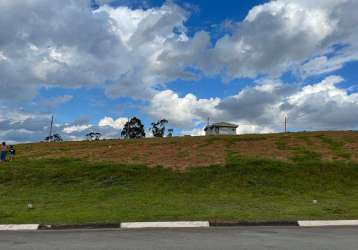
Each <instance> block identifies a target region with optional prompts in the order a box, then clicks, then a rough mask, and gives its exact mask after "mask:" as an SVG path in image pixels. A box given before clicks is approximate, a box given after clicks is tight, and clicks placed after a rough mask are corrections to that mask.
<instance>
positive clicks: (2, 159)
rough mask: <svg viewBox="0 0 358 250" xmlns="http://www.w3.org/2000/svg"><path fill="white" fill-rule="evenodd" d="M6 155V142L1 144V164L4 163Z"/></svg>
mask: <svg viewBox="0 0 358 250" xmlns="http://www.w3.org/2000/svg"><path fill="white" fill-rule="evenodd" d="M6 154H7V146H6V142H3V143H2V144H1V162H5V161H6Z"/></svg>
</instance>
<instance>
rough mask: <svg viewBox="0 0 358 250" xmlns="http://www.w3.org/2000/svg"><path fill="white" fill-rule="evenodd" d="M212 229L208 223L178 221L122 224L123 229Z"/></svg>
mask: <svg viewBox="0 0 358 250" xmlns="http://www.w3.org/2000/svg"><path fill="white" fill-rule="evenodd" d="M203 227H210V224H209V222H208V221H176V222H130V223H121V228H127V229H134V228H137V229H138V228H203Z"/></svg>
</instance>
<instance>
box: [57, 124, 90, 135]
mask: <svg viewBox="0 0 358 250" xmlns="http://www.w3.org/2000/svg"><path fill="white" fill-rule="evenodd" d="M91 127H92V125H72V126H68V127H64V128H63V131H64V132H65V133H66V134H72V133H74V132H82V131H85V130H87V129H89V128H91Z"/></svg>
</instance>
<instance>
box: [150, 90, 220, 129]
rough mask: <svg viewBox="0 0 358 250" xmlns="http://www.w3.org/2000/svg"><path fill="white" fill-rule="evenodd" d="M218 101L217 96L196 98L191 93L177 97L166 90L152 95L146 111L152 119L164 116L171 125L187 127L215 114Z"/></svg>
mask: <svg viewBox="0 0 358 250" xmlns="http://www.w3.org/2000/svg"><path fill="white" fill-rule="evenodd" d="M219 102H220V99H219V98H211V99H198V98H197V97H196V96H194V95H193V94H187V95H186V96H184V97H179V96H178V94H176V93H175V92H173V91H171V90H166V91H161V92H158V93H157V94H156V95H154V97H153V98H152V100H151V101H150V106H149V107H148V108H146V111H147V113H148V114H149V115H150V116H151V117H153V118H154V119H163V118H165V119H167V120H168V121H169V122H170V124H171V125H175V126H178V127H182V128H188V127H191V126H192V124H193V122H196V121H202V120H203V119H205V120H206V119H207V118H208V117H212V116H217V115H218V114H217V113H219V112H220V111H218V110H216V109H215V106H216V105H218V104H219ZM203 117H205V118H203Z"/></svg>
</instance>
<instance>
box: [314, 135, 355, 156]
mask: <svg viewBox="0 0 358 250" xmlns="http://www.w3.org/2000/svg"><path fill="white" fill-rule="evenodd" d="M319 138H320V139H321V141H322V142H323V143H325V144H327V145H328V146H329V147H330V149H331V150H332V151H333V152H335V154H336V155H337V156H339V157H341V158H345V159H350V158H351V157H352V154H351V153H349V152H346V150H345V149H344V143H343V142H341V141H338V140H335V139H333V138H330V137H327V136H324V135H320V136H319Z"/></svg>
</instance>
